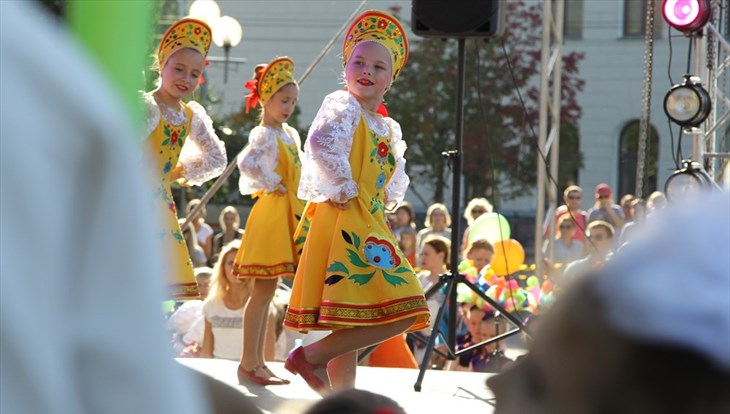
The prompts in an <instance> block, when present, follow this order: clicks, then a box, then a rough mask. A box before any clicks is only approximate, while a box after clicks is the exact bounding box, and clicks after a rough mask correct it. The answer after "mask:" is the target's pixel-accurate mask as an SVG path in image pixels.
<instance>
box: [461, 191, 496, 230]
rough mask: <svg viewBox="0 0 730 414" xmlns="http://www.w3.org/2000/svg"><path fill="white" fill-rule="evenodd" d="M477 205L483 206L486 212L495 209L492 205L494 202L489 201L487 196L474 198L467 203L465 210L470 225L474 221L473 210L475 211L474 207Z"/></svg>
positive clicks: (465, 216)
mask: <svg viewBox="0 0 730 414" xmlns="http://www.w3.org/2000/svg"><path fill="white" fill-rule="evenodd" d="M477 207H481V208H482V209H483V210H484V213H491V212H492V210H493V209H494V207H492V204H491V203H490V202H489V201H487V199H486V198H483V197H479V198H472V199H471V201H469V204H467V205H466V210H464V218H465V219H466V221H467V222H468V223H469V225H471V224H472V223H473V222H474V217H472V215H471V212H472V211H474V209H475V208H477Z"/></svg>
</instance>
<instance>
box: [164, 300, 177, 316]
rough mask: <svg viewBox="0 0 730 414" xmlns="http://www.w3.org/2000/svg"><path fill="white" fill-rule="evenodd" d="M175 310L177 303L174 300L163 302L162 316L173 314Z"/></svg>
mask: <svg viewBox="0 0 730 414" xmlns="http://www.w3.org/2000/svg"><path fill="white" fill-rule="evenodd" d="M174 310H175V301H174V300H166V301H164V302H162V314H163V315H167V314H168V313H172V311H174Z"/></svg>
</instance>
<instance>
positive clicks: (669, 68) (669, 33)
mask: <svg viewBox="0 0 730 414" xmlns="http://www.w3.org/2000/svg"><path fill="white" fill-rule="evenodd" d="M667 40H668V41H669V63H668V64H667V76H668V77H669V85H670V86H674V81H673V80H672V25H671V24H668V25H667ZM670 130H671V128H670ZM672 151H674V149H672Z"/></svg>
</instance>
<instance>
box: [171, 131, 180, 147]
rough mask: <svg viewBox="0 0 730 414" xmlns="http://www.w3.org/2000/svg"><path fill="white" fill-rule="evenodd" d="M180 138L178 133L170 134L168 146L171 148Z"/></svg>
mask: <svg viewBox="0 0 730 414" xmlns="http://www.w3.org/2000/svg"><path fill="white" fill-rule="evenodd" d="M179 138H180V133H179V132H177V131H173V132H172V134H170V146H171V147H173V146H175V144H177V140H178V139H179Z"/></svg>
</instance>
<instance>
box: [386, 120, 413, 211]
mask: <svg viewBox="0 0 730 414" xmlns="http://www.w3.org/2000/svg"><path fill="white" fill-rule="evenodd" d="M385 121H386V122H387V123H388V126H389V127H390V145H391V146H392V147H393V150H394V151H395V172H393V176H392V177H390V181H389V182H388V185H387V186H386V187H385V188H386V190H387V191H386V194H387V197H388V198H387V200H385V207H386V208H387V209H393V208H395V207H396V206H397V205H398V204H399V203H400V202H402V201H403V197H405V195H406V190H408V184H410V182H411V180H410V178H408V175H407V174H406V159H405V158H404V156H403V155H404V154H405V152H406V148H408V146H407V145H406V142H405V141H403V132H402V131H401V129H400V124H398V123H397V122H396V121H394V120H393V119H392V118H386V119H385Z"/></svg>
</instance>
